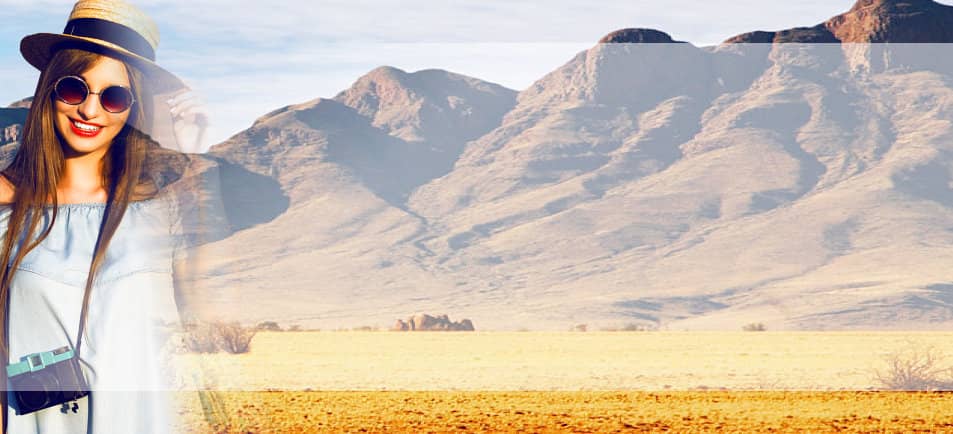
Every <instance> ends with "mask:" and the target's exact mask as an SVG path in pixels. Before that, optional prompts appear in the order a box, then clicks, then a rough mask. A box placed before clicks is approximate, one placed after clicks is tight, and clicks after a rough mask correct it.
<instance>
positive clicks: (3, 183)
mask: <svg viewBox="0 0 953 434" xmlns="http://www.w3.org/2000/svg"><path fill="white" fill-rule="evenodd" d="M13 193H14V187H13V183H12V182H10V180H9V179H7V177H6V176H3V174H0V205H9V204H11V203H13Z"/></svg>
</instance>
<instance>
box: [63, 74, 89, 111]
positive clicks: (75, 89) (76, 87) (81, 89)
mask: <svg viewBox="0 0 953 434" xmlns="http://www.w3.org/2000/svg"><path fill="white" fill-rule="evenodd" d="M55 90H56V97H57V98H59V99H60V101H63V102H65V103H67V104H72V105H76V104H79V103H81V102H83V101H84V100H86V94H87V92H88V90H87V89H86V83H83V82H82V81H81V80H80V79H78V78H76V77H65V78H63V79H62V80H60V81H59V82H57V83H56V89H55Z"/></svg>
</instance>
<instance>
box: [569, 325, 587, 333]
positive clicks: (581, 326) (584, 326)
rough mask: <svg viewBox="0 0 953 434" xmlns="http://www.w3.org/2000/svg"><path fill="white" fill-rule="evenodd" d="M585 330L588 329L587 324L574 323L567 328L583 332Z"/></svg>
mask: <svg viewBox="0 0 953 434" xmlns="http://www.w3.org/2000/svg"><path fill="white" fill-rule="evenodd" d="M586 330H589V326H587V325H585V324H576V325H574V326H572V327H570V328H569V331H571V332H584V331H586Z"/></svg>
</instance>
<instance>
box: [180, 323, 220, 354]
mask: <svg viewBox="0 0 953 434" xmlns="http://www.w3.org/2000/svg"><path fill="white" fill-rule="evenodd" d="M182 328H183V329H184V331H185V334H184V336H183V343H184V344H185V348H186V349H187V350H188V351H189V352H193V353H200V354H203V353H217V352H218V351H219V346H218V336H217V335H216V332H215V328H214V327H212V324H210V323H203V322H190V323H185V324H183V327H182Z"/></svg>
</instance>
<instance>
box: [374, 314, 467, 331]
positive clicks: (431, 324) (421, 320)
mask: <svg viewBox="0 0 953 434" xmlns="http://www.w3.org/2000/svg"><path fill="white" fill-rule="evenodd" d="M391 330H394V331H404V332H406V331H464V332H472V331H474V330H475V329H474V328H473V323H472V322H471V321H470V320H468V319H464V320H462V321H450V318H449V317H448V316H447V315H440V316H432V315H427V314H424V313H419V314H417V315H414V316H411V317H409V318H407V321H406V322H405V321H403V320H397V323H396V324H394V327H392V328H391Z"/></svg>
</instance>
